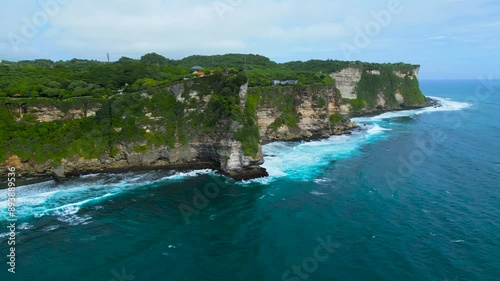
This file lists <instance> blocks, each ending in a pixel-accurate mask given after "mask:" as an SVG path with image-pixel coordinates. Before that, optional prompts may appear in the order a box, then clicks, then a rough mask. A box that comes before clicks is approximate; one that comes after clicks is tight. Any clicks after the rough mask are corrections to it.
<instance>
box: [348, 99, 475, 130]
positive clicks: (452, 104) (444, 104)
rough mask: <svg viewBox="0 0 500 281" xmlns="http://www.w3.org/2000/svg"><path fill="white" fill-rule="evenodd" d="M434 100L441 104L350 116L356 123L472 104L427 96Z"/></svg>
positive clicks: (460, 107) (450, 109)
mask: <svg viewBox="0 0 500 281" xmlns="http://www.w3.org/2000/svg"><path fill="white" fill-rule="evenodd" d="M429 98H432V99H434V100H437V101H439V103H440V104H441V106H429V107H425V108H420V109H411V110H401V111H391V112H385V113H382V114H380V115H376V116H372V117H357V118H352V120H353V121H354V122H356V123H358V124H359V123H366V122H373V121H382V120H386V119H394V118H401V117H411V116H414V115H419V114H423V113H433V112H441V111H457V110H463V109H465V108H468V107H471V106H473V105H472V104H470V103H467V102H459V101H454V100H451V99H448V98H441V97H429Z"/></svg>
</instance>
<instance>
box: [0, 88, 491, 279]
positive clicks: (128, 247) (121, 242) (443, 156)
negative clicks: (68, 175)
mask: <svg viewBox="0 0 500 281" xmlns="http://www.w3.org/2000/svg"><path fill="white" fill-rule="evenodd" d="M421 88H422V91H423V92H424V94H425V95H426V96H432V97H434V98H435V99H439V100H440V101H441V103H442V107H438V108H434V107H431V108H426V109H420V110H410V111H399V112H390V113H385V114H382V115H379V116H373V117H362V118H356V119H355V121H356V122H357V123H358V124H360V125H361V127H362V130H360V131H358V132H355V133H354V134H353V135H351V136H334V137H331V138H330V139H327V140H322V141H314V142H303V143H271V144H267V145H265V146H264V152H265V154H266V163H265V165H264V166H265V167H266V168H267V169H268V171H269V174H270V176H269V177H268V178H264V179H258V180H254V181H249V182H244V183H235V182H233V181H231V180H229V179H227V178H225V177H223V176H219V175H217V174H216V173H215V172H213V171H210V170H202V171H187V172H169V171H151V172H142V173H127V174H104V175H103V174H96V175H86V176H82V177H79V178H75V179H71V180H69V181H66V182H64V183H63V184H56V183H54V182H52V181H48V182H43V183H37V184H31V185H25V186H20V187H18V189H17V203H18V205H19V206H18V209H17V217H18V219H19V221H18V222H17V229H16V274H11V273H9V272H8V271H7V269H8V268H9V265H7V264H6V262H7V257H6V255H8V254H9V252H8V250H9V247H10V246H8V245H7V238H8V235H9V232H8V229H7V228H6V226H7V223H6V221H5V219H6V217H7V201H6V200H7V191H6V190H0V210H1V211H0V217H1V219H2V222H1V223H0V227H1V230H0V251H1V256H2V257H3V258H2V265H1V266H0V280H2V281H3V280H30V281H31V280H40V281H45V280H47V281H49V280H50V281H70V280H71V281H72V280H104V281H131V280H137V281H139V280H140V281H142V280H161V281H163V280H167V281H168V280H172V281H174V280H192V281H203V280H207V281H208V280H211V281H212V280H214V281H224V280H228V281H239V280H241V281H243V280H249V281H250V280H266V281H267V280H290V281H299V280H363V281H364V280H394V281H401V280H422V281H423V280H441V281H444V280H492V281H493V280H500V187H499V183H500V81H488V80H486V81H483V82H481V81H480V80H469V81H421Z"/></svg>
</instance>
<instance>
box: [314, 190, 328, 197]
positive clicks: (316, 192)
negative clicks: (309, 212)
mask: <svg viewBox="0 0 500 281" xmlns="http://www.w3.org/2000/svg"><path fill="white" fill-rule="evenodd" d="M311 194H312V195H316V196H321V195H326V193H323V192H319V191H311Z"/></svg>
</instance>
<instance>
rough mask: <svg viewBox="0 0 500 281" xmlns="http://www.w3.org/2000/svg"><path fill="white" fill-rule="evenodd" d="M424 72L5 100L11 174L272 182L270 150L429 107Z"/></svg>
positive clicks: (348, 72)
mask: <svg viewBox="0 0 500 281" xmlns="http://www.w3.org/2000/svg"><path fill="white" fill-rule="evenodd" d="M418 70H419V67H418V66H411V65H402V64H399V65H374V64H368V65H363V64H361V65H360V64H354V65H348V66H346V67H345V68H342V69H339V70H337V71H334V72H331V73H329V76H330V77H331V78H333V80H334V81H333V83H325V84H313V85H297V86H268V87H249V84H251V82H252V81H249V80H248V77H247V75H246V74H245V72H235V71H233V72H224V73H215V74H212V75H209V76H206V77H202V78H193V79H189V80H185V81H181V82H178V83H174V84H172V85H170V86H167V87H156V88H154V89H151V90H149V91H142V92H135V93H124V94H120V95H114V96H112V97H110V98H107V99H73V100H71V101H58V102H50V101H47V100H42V99H26V100H23V99H3V100H2V102H3V104H4V106H3V107H2V108H1V110H0V113H1V114H2V120H5V121H6V122H4V125H3V127H2V128H1V130H0V132H1V133H2V134H1V135H0V137H1V138H2V140H3V142H4V147H3V148H2V154H1V155H0V157H1V160H2V162H3V165H2V168H3V169H5V168H6V167H10V166H14V167H16V168H18V171H19V174H21V175H53V176H55V177H57V178H62V177H65V176H68V175H78V174H84V173H94V172H106V171H125V170H131V169H151V168H214V169H219V170H220V171H221V172H223V173H225V174H227V175H229V176H231V177H233V178H235V179H237V180H240V179H249V178H254V177H259V176H265V175H266V172H265V170H264V169H263V168H260V165H261V164H263V162H264V158H263V154H262V143H263V142H269V141H291V140H310V139H318V138H326V137H329V136H331V135H340V134H350V133H351V130H353V129H355V127H356V124H354V123H352V122H351V121H350V120H349V119H348V117H349V116H351V115H361V114H367V113H371V112H376V111H385V110H397V109H403V108H413V107H422V106H424V105H425V97H424V96H423V95H422V93H421V92H420V89H419V88H418V79H417V75H418ZM249 82H250V83H249ZM19 126H21V127H19ZM9 128H17V129H18V131H16V132H9V131H8V130H9ZM20 132H21V133H20Z"/></svg>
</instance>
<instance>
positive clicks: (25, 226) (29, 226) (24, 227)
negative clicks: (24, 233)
mask: <svg viewBox="0 0 500 281" xmlns="http://www.w3.org/2000/svg"><path fill="white" fill-rule="evenodd" d="M32 228H33V225H31V224H29V223H27V222H23V223H21V224H20V225H19V226H18V227H17V229H21V230H25V229H32Z"/></svg>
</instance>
